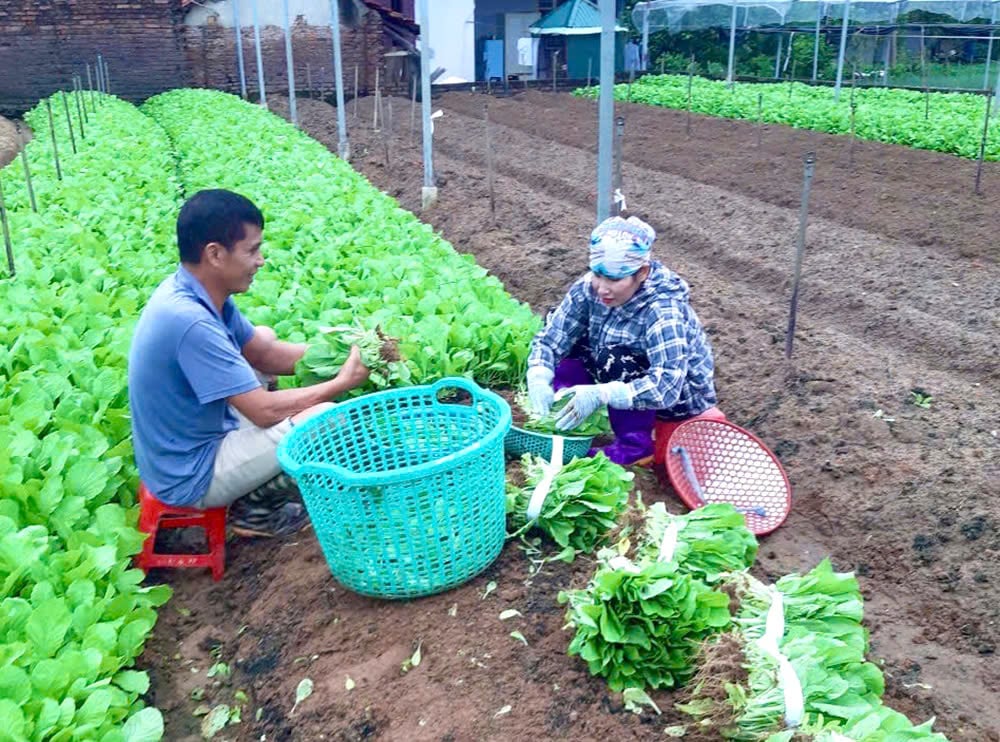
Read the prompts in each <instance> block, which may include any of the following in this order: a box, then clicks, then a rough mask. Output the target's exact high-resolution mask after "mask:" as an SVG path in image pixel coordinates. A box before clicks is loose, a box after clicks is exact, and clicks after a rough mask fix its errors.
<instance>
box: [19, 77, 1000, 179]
mask: <svg viewBox="0 0 1000 742" xmlns="http://www.w3.org/2000/svg"><path fill="white" fill-rule="evenodd" d="M992 105H993V98H992V97H991V96H989V95H987V96H986V116H985V117H984V118H983V138H982V140H981V141H980V142H979V164H978V165H976V195H977V196H978V195H979V181H980V180H981V179H982V177H983V160H984V159H985V157H986V136H987V135H988V134H989V133H990V107H991V106H992ZM22 154H23V152H22Z"/></svg>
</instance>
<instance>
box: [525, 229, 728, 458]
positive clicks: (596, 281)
mask: <svg viewBox="0 0 1000 742" xmlns="http://www.w3.org/2000/svg"><path fill="white" fill-rule="evenodd" d="M655 239H656V232H654V231H653V228H652V227H650V226H649V225H648V224H646V223H645V222H643V221H641V220H639V219H637V218H635V217H630V218H629V219H627V220H626V219H622V218H621V217H613V218H611V219H608V220H606V221H604V222H602V223H601V224H600V225H599V226H598V227H597V229H595V230H594V232H593V234H592V235H591V238H590V271H589V272H588V273H586V274H585V275H584V276H582V277H581V278H580V279H578V280H577V281H576V282H575V283H574V284H573V286H572V287H571V288H570V290H569V293H567V294H566V298H564V299H563V300H562V303H561V304H560V305H559V306H558V307H557V308H556V309H554V310H553V311H552V312H551V313H550V314H549V317H548V320H547V321H546V324H545V327H544V328H543V329H542V330H541V332H539V333H538V335H536V336H535V338H534V340H532V343H531V355H530V357H529V359H528V376H527V382H528V396H529V398H530V399H531V405H532V407H533V408H534V411H535V412H536V413H538V414H545V413H547V412H548V411H549V409H550V408H551V406H552V403H553V401H554V399H555V393H556V391H559V390H566V391H565V392H562V393H565V394H570V393H571V394H572V395H573V398H572V400H571V401H570V402H569V404H567V405H566V407H564V408H563V411H562V413H561V415H560V417H559V420H558V421H557V423H556V425H557V427H558V428H559V429H560V430H572V429H573V428H574V427H576V426H577V425H579V424H580V423H581V422H582V421H583V420H585V419H586V418H587V417H588V416H589V415H591V414H592V413H593V412H594V411H595V410H597V409H598V408H599V407H600V406H601V405H605V404H606V405H607V406H608V408H609V409H608V417H609V419H610V422H611V428H612V430H613V431H614V433H615V442H614V443H612V444H611V445H609V446H607V447H606V448H605V449H604V450H605V453H606V454H607V455H608V457H609V458H610V459H611V460H612V461H615V462H617V463H619V464H632V463H635V462H637V461H639V460H641V459H645V458H647V457H648V456H650V455H651V454H652V453H653V435H652V434H653V427H654V425H655V424H656V418H657V417H660V418H662V419H667V420H677V419H682V418H687V417H693V416H695V415H699V414H701V413H703V412H705V411H706V410H709V409H710V408H712V407H713V406H714V405H715V402H716V397H715V384H714V382H713V374H714V363H713V360H712V348H711V346H710V345H709V342H708V338H707V337H706V335H705V331H704V329H703V328H702V326H701V322H700V321H699V320H698V316H697V315H696V314H695V312H694V310H693V309H692V308H691V305H690V304H689V303H688V296H689V290H688V285H687V283H686V282H685V281H684V279H682V278H681V277H680V276H678V275H677V274H676V273H674V272H673V271H671V270H670V269H669V268H667V267H666V266H664V265H663V264H662V263H660V262H659V261H656V260H652V257H651V248H652V245H653V241H654V240H655Z"/></svg>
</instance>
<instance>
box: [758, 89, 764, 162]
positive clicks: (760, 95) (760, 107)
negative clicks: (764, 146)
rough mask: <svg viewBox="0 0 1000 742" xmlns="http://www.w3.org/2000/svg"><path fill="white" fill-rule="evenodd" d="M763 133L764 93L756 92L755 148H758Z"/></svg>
mask: <svg viewBox="0 0 1000 742" xmlns="http://www.w3.org/2000/svg"><path fill="white" fill-rule="evenodd" d="M763 133H764V94H763V93H757V148H758V149H760V143H761V137H762V136H763Z"/></svg>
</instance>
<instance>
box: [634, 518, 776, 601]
mask: <svg viewBox="0 0 1000 742" xmlns="http://www.w3.org/2000/svg"><path fill="white" fill-rule="evenodd" d="M667 550H669V551H670V554H667V553H666V551H667ZM756 556H757V539H756V538H754V535H753V534H752V533H751V532H750V531H749V530H748V529H747V527H746V520H745V519H744V517H743V515H742V514H741V513H740V512H739V511H738V510H736V508H734V507H733V506H732V505H729V504H727V503H712V504H709V505H705V506H704V507H701V508H698V509H697V510H692V511H691V512H690V513H686V514H685V515H671V514H670V513H668V512H667V510H666V508H665V507H664V506H663V503H662V502H656V503H653V504H652V505H651V506H650V507H649V508H648V509H647V510H646V512H645V514H644V518H643V527H642V535H641V537H640V540H639V543H638V545H637V546H636V550H635V556H634V559H635V561H637V562H641V563H645V562H650V561H672V560H676V561H677V562H678V563H679V564H680V565H681V566H682V568H683V570H684V571H685V572H688V573H690V574H692V575H694V576H696V577H698V578H699V579H701V580H704V581H705V582H707V583H708V584H710V585H711V584H715V583H717V582H719V581H720V580H722V579H723V577H724V576H725V575H726V574H727V573H730V572H737V571H739V570H743V569H747V568H748V567H750V565H752V564H753V560H754V557H756Z"/></svg>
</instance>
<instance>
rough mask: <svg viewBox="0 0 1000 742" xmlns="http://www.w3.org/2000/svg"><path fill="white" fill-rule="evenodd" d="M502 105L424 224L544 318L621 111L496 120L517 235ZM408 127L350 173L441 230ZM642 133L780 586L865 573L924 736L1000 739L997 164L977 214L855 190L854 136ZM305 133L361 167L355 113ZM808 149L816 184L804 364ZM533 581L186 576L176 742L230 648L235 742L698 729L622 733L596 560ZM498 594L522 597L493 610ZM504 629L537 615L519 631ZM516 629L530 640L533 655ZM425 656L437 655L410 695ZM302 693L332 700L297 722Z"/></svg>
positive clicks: (632, 194) (453, 127) (643, 173)
mask: <svg viewBox="0 0 1000 742" xmlns="http://www.w3.org/2000/svg"><path fill="white" fill-rule="evenodd" d="M486 100H487V99H486V98H485V97H482V96H478V95H475V94H449V95H447V96H444V97H442V98H441V99H440V100H436V101H435V107H436V108H442V109H443V110H444V111H445V115H444V117H443V118H441V119H439V120H438V121H437V123H436V127H435V144H436V152H435V164H436V168H437V172H438V184H439V186H440V187H441V198H440V201H439V202H438V204H437V205H436V206H435V207H434V208H433V209H432V210H431V211H430V212H429V213H427V214H425V215H424V218H425V219H426V220H427V221H429V222H430V223H432V224H433V225H434V226H435V227H436V228H437V229H438V230H440V231H441V232H442V233H443V235H444V236H445V237H446V238H447V239H449V240H450V241H451V242H452V244H454V245H455V247H456V248H457V249H458V250H460V251H463V252H468V253H472V254H474V255H475V256H476V258H477V260H478V261H479V262H480V264H482V265H483V266H484V267H486V268H488V269H489V270H491V271H492V272H493V273H495V274H496V275H498V276H499V277H500V278H501V279H502V280H503V281H504V282H505V284H506V285H507V287H508V289H509V290H510V291H511V293H513V294H514V295H515V296H517V297H519V298H521V299H523V300H525V301H527V302H529V303H530V304H531V305H532V306H533V307H534V308H535V309H537V310H544V309H545V308H546V307H548V306H550V305H552V304H554V303H555V302H557V301H558V300H559V299H560V298H561V296H562V293H563V291H564V290H565V289H566V287H567V286H568V285H569V283H570V282H571V281H572V280H573V279H574V278H576V277H577V276H578V275H579V273H580V272H581V271H582V270H583V269H584V267H585V247H586V244H587V242H586V240H587V236H588V234H589V231H590V229H591V228H592V226H593V222H594V205H593V193H594V187H593V181H594V173H595V170H596V168H595V161H594V160H595V158H594V142H595V141H596V133H595V132H596V127H595V122H596V107H595V105H594V104H593V103H592V102H589V101H581V100H576V99H573V98H570V97H568V96H565V95H559V96H548V95H544V94H540V93H527V94H525V93H520V94H518V95H516V96H514V97H511V98H508V99H501V100H498V99H492V100H490V118H491V120H492V121H493V122H494V123H493V127H492V139H493V142H494V149H495V158H496V174H495V179H494V181H495V203H496V212H495V217H494V216H493V215H492V214H491V210H490V205H489V202H490V199H489V188H488V177H487V175H486V171H485V162H486V158H485V157H484V126H483V123H482V118H483V115H482V114H483V106H484V103H485V102H486ZM408 105H409V104H408V102H404V101H399V100H395V101H393V106H394V108H395V116H394V118H395V122H394V124H395V125H394V128H395V130H396V132H397V133H396V136H391V135H390V136H388V137H387V139H388V142H386V141H385V140H384V139H383V137H382V135H381V134H378V135H375V134H373V133H372V132H371V131H370V122H371V105H370V102H369V101H366V100H363V101H361V106H360V116H359V118H358V120H357V121H355V120H354V118H353V115H352V116H350V117H349V123H350V125H351V126H352V133H351V137H352V141H351V144H352V154H353V159H354V163H355V166H356V167H358V168H359V169H360V170H361V171H362V172H364V173H365V174H366V175H367V176H368V177H369V178H370V179H371V180H372V182H374V183H375V184H376V185H377V186H378V187H380V188H382V189H383V190H385V191H386V192H388V193H389V194H390V195H393V196H395V197H397V198H398V199H399V200H400V201H401V203H402V204H403V205H404V206H406V207H408V208H411V209H417V208H419V201H420V185H421V179H422V171H421V165H420V153H419V149H418V147H417V146H416V144H411V137H410V133H409V124H408V121H409V116H408ZM348 110H349V112H351V111H352V109H351V108H349V109H348ZM619 112H621V113H623V115H625V116H626V117H627V133H626V144H625V159H626V161H625V164H624V168H623V171H624V172H623V182H624V191H625V193H626V195H627V196H628V197H629V202H630V205H631V208H632V209H633V211H634V213H637V214H639V215H642V216H643V217H646V218H648V219H649V220H650V222H651V223H652V224H653V225H654V226H655V227H656V228H657V230H658V231H659V233H660V239H659V241H658V242H657V245H656V248H655V250H656V251H657V253H658V255H659V257H661V258H662V259H664V260H665V261H666V262H667V263H668V264H670V265H671V267H673V268H674V269H676V270H677V271H678V272H680V273H681V274H682V275H683V276H685V277H686V278H687V279H688V280H689V282H690V283H691V285H692V291H693V302H694V305H695V307H696V308H697V310H698V312H699V314H700V315H701V317H702V319H703V321H704V322H705V323H706V325H707V327H708V328H709V332H710V335H711V338H712V342H713V345H714V348H715V352H716V357H717V367H718V372H717V379H718V387H719V393H720V406H721V407H722V409H723V410H724V411H725V412H726V414H727V415H728V416H729V417H730V419H732V420H733V421H734V422H736V423H737V424H740V425H743V426H745V427H748V428H750V429H751V430H753V431H754V432H755V433H756V434H758V435H759V436H760V437H761V438H762V439H763V440H764V441H765V442H767V443H768V444H769V446H770V447H771V448H772V449H773V450H774V451H775V452H776V453H777V454H778V455H779V456H780V457H781V459H782V461H783V463H784V465H785V468H786V470H787V472H788V474H789V477H790V479H791V481H792V485H793V488H794V498H795V499H794V507H793V511H792V514H791V516H790V517H789V519H788V521H787V523H786V524H785V526H784V527H782V528H781V529H779V530H778V531H777V532H775V533H774V534H773V535H771V536H769V537H767V538H766V539H765V540H764V542H763V543H762V546H761V551H760V555H759V558H758V567H757V571H758V574H759V575H760V576H761V577H762V578H765V579H774V578H776V577H777V576H779V575H781V574H785V573H787V572H791V571H799V570H806V569H809V568H811V567H813V566H814V565H815V564H816V563H817V562H818V561H819V560H820V559H822V558H823V557H824V556H827V555H831V556H832V557H833V560H834V563H835V565H836V566H837V568H839V569H853V570H855V571H856V572H857V573H858V575H859V577H860V579H861V583H862V587H863V590H864V593H865V597H866V622H867V624H868V626H869V627H870V628H871V639H872V656H873V657H874V658H876V659H877V660H878V661H880V662H881V663H882V666H883V669H884V670H885V673H886V679H887V686H888V687H887V693H886V702H887V703H889V704H890V705H892V706H893V707H895V708H897V709H899V710H900V711H903V712H905V713H907V714H908V715H909V716H910V717H911V718H912V719H914V720H923V719H925V718H927V717H929V716H931V715H936V716H937V718H938V723H937V727H938V728H939V729H941V730H942V731H944V732H946V733H947V734H948V735H949V736H950V737H951V738H952V739H956V740H959V739H961V740H998V739H1000V707H998V706H997V705H996V704H995V702H994V699H995V697H996V693H997V692H998V691H1000V663H998V662H997V661H996V658H995V656H994V654H995V652H996V646H997V641H998V639H1000V624H998V618H1000V580H998V577H997V572H996V563H997V558H998V555H1000V531H998V524H1000V505H998V504H997V500H996V495H997V493H998V491H1000V455H998V454H1000V439H998V437H997V436H998V435H1000V433H998V432H997V428H998V427H1000V424H998V422H997V421H998V420H1000V401H998V397H997V386H998V384H997V382H998V379H1000V344H998V336H1000V312H998V307H1000V266H998V260H997V258H998V254H1000V253H998V250H997V248H996V246H995V244H994V243H993V242H992V237H993V236H994V235H996V234H997V233H998V230H1000V214H998V213H997V211H996V209H995V202H996V199H997V198H998V196H1000V165H996V164H989V165H988V166H987V168H986V172H985V177H984V181H983V193H984V196H982V197H976V196H974V195H973V194H972V192H971V182H972V177H973V175H974V167H975V166H974V163H970V162H968V161H964V160H959V159H956V158H951V157H946V156H943V155H936V154H933V153H927V152H919V151H911V150H907V149H904V148H900V147H894V146H889V145H880V144H874V143H858V145H857V146H856V149H855V153H854V167H853V168H848V167H847V144H846V141H845V140H844V139H842V138H836V137H828V136H824V135H818V134H812V133H808V132H800V131H794V130H790V129H786V128H782V127H767V128H766V131H765V132H764V136H763V145H762V147H761V148H760V149H758V148H756V147H755V146H754V145H755V139H756V134H755V130H754V128H753V126H752V125H750V124H746V123H742V122H731V121H721V120H711V119H705V118H700V117H696V119H695V126H694V135H693V136H692V137H691V138H690V139H688V138H686V136H685V134H684V117H683V115H682V114H676V113H673V112H669V111H664V110H654V109H646V108H642V107H638V106H628V105H625V106H620V107H619ZM299 114H300V117H301V120H302V122H303V126H304V128H305V129H306V130H307V131H309V132H310V133H311V134H313V135H314V136H316V137H317V138H318V139H320V140H321V141H323V142H324V143H326V144H327V145H328V146H332V148H333V149H334V150H335V149H336V119H335V116H334V112H333V109H331V108H330V107H329V106H326V104H322V103H319V102H315V101H300V105H299ZM419 139H420V136H419V131H418V132H415V133H414V137H413V141H414V142H415V143H419ZM807 149H809V150H814V151H816V153H817V160H818V165H817V175H816V181H815V187H814V191H813V197H812V202H811V212H812V216H811V220H810V227H809V231H808V250H807V255H806V261H805V273H804V282H803V288H802V292H801V294H800V305H799V306H800V314H799V322H798V330H797V332H796V338H795V356H794V359H793V361H792V362H791V363H788V362H786V361H785V360H784V357H783V352H782V351H783V343H784V328H785V324H786V320H787V311H788V297H789V285H788V275H789V273H790V268H791V263H792V255H793V249H794V244H795V229H796V224H797V209H798V197H799V189H800V182H801V169H802V165H801V156H802V154H803V153H804V152H805V151H806V150H807ZM387 156H388V161H387ZM918 388H919V389H923V390H926V391H927V392H928V393H930V394H931V395H932V396H933V402H932V404H931V407H930V408H929V409H922V408H920V407H917V406H915V405H913V404H912V403H911V391H912V390H914V389H918ZM640 480H641V481H640V483H639V485H638V486H639V488H640V489H641V490H642V492H643V495H644V499H645V500H646V501H647V502H649V501H651V500H653V499H662V498H665V499H666V501H667V502H668V503H669V504H670V506H671V507H672V508H676V507H677V505H676V500H675V499H674V498H673V497H672V495H670V494H669V490H668V489H666V488H664V487H663V486H661V485H660V484H659V482H658V481H657V479H656V477H654V476H652V475H651V474H650V473H649V472H645V471H643V472H642V473H641V475H640ZM529 565H530V563H529V562H528V561H527V559H526V555H525V554H524V553H523V552H522V551H521V549H519V548H518V545H517V544H515V543H511V544H508V546H507V547H506V549H505V550H504V553H503V555H502V556H501V558H500V559H499V560H498V561H497V562H496V563H495V564H494V565H493V566H491V567H490V569H489V570H488V571H487V572H486V573H485V574H483V575H482V576H480V577H478V578H476V579H475V580H473V581H472V582H471V583H469V584H468V585H467V586H464V587H462V588H460V589H457V590H453V591H451V592H448V593H446V594H444V595H441V596H437V597H432V598H427V599H423V600H418V601H413V602H409V603H386V602H380V601H375V600H369V599H366V598H361V597H358V596H356V595H354V594H352V593H350V592H348V591H346V590H345V589H344V588H342V587H340V586H339V585H337V584H336V583H335V582H334V581H333V579H332V578H331V576H330V574H329V571H328V570H327V567H326V565H325V562H324V560H323V557H322V555H321V553H320V551H319V548H318V546H317V543H316V540H315V538H314V537H313V536H311V535H310V536H308V537H303V538H302V539H301V540H299V541H298V542H286V543H246V542H237V543H235V544H234V546H233V548H232V549H231V551H230V554H229V558H228V571H227V574H226V577H225V580H224V582H222V583H221V584H219V585H214V584H213V583H211V581H210V579H209V578H208V577H207V576H206V575H200V574H189V573H172V574H169V575H168V576H167V579H169V580H170V582H171V583H172V584H173V585H174V586H175V587H176V598H175V599H174V601H173V602H172V603H171V604H170V605H169V606H168V607H167V608H166V609H165V610H164V611H163V614H162V616H161V618H160V622H159V624H158V625H157V629H156V637H155V638H154V639H153V640H152V641H151V643H150V645H149V648H148V650H147V652H146V655H145V659H144V663H145V665H146V666H147V667H149V668H150V670H151V672H152V673H153V674H154V689H155V698H154V699H153V700H154V702H155V703H157V704H158V705H160V706H161V707H162V708H164V709H165V710H166V712H167V719H168V732H167V736H168V738H169V739H177V740H181V739H188V738H192V739H193V738H196V737H195V736H192V735H194V730H195V729H196V725H197V720H196V719H195V718H194V717H192V716H191V713H192V711H193V710H194V708H195V707H196V706H197V705H199V703H205V702H207V701H201V702H195V701H192V700H190V698H189V693H190V690H191V688H192V687H195V686H203V685H205V684H206V679H205V671H206V669H207V668H208V667H209V665H210V664H211V662H212V661H213V660H212V659H211V649H212V647H213V646H214V645H216V644H218V645H220V646H221V649H220V650H218V651H217V654H220V656H222V657H224V658H227V659H230V660H231V661H232V663H233V667H234V676H233V678H232V680H231V685H228V686H227V685H225V684H223V685H221V686H220V687H219V688H216V689H213V688H211V687H210V693H209V696H210V697H211V698H212V700H214V701H216V702H229V701H228V699H230V698H231V697H232V692H233V690H235V689H236V688H241V689H245V690H246V691H247V693H248V694H249V696H250V701H249V702H248V703H247V708H246V709H244V712H243V718H244V722H243V723H242V724H241V725H239V726H233V727H230V728H229V729H228V730H227V731H226V733H225V734H224V735H221V736H222V737H226V738H229V739H239V740H246V741H249V740H258V739H260V738H261V735H262V734H266V735H267V739H268V740H283V739H289V740H317V739H326V738H329V739H366V738H378V739H387V740H411V739H415V740H423V739H427V740H446V739H450V740H473V739H476V740H478V739H490V740H519V739H525V738H529V737H530V738H539V737H540V738H544V739H549V738H551V739H563V738H566V739H569V738H572V739H588V740H589V739H599V738H604V737H608V738H610V737H614V738H617V739H661V738H662V728H663V726H664V725H666V724H672V723H678V718H677V715H676V713H675V712H674V711H673V710H672V703H673V702H675V701H677V700H678V697H672V696H670V695H667V694H656V695H655V696H654V699H655V700H656V702H657V703H658V705H659V706H660V708H661V709H663V710H664V716H662V717H655V716H654V715H652V714H651V713H645V714H643V715H641V716H637V715H633V714H631V713H627V712H623V709H622V705H621V700H620V698H618V697H617V696H616V695H615V694H611V693H609V692H608V691H607V688H606V686H605V685H604V684H603V682H601V681H600V680H596V679H593V678H590V677H589V676H588V675H587V673H586V669H585V667H584V666H583V664H582V663H581V662H580V661H578V660H577V659H575V658H569V657H567V656H566V655H565V650H566V645H567V643H568V641H569V633H568V632H566V631H563V630H562V621H563V615H564V614H563V610H562V608H561V607H560V606H559V605H558V604H557V603H556V595H557V593H558V591H559V590H560V589H562V588H564V587H567V586H570V585H573V586H580V585H582V584H584V583H585V581H586V579H587V577H588V575H589V573H590V571H591V569H592V565H590V564H588V563H586V562H579V561H578V562H577V563H576V564H574V565H563V564H562V563H559V562H555V563H550V564H546V565H545V567H544V569H543V572H542V574H540V575H529V573H528V570H529ZM490 580H495V581H496V582H497V583H498V589H497V590H496V591H495V592H493V593H492V594H490V595H489V596H488V597H486V598H482V594H483V592H484V585H485V584H486V583H487V582H488V581H490ZM452 606H457V607H456V608H455V615H454V616H452V615H451V614H450V612H449V608H450V607H452ZM509 607H514V608H517V609H518V610H520V611H521V613H522V614H524V615H523V617H521V618H518V619H516V621H503V622H502V621H500V620H499V618H498V614H499V613H500V611H502V610H504V609H505V608H509ZM181 610H183V611H184V612H185V613H186V612H188V611H190V612H191V615H182V613H181V612H179V611H181ZM515 623H516V625H515ZM243 627H247V628H245V630H243V631H242V632H241V629H242V628H243ZM515 629H516V630H518V631H521V632H522V633H523V634H524V636H525V638H526V639H527V640H528V645H527V646H524V645H523V644H522V643H521V642H519V641H516V640H514V639H512V638H511V637H510V636H509V634H510V632H511V631H513V630H515ZM418 642H421V647H422V650H421V651H422V654H423V657H424V661H423V662H422V663H421V664H420V665H419V666H418V667H416V668H414V669H412V670H410V671H409V672H407V673H402V672H401V671H400V666H401V664H402V663H403V662H404V660H405V659H406V658H407V657H409V656H410V655H411V654H412V652H413V650H414V648H415V647H416V645H417V643H418ZM175 657H176V658H177V659H174V658H175ZM192 669H194V670H197V672H192ZM306 676H308V677H310V678H312V679H313V681H314V682H315V684H316V691H315V693H314V694H313V696H312V697H310V698H309V699H308V700H306V701H305V702H304V703H303V704H302V705H301V706H300V708H299V709H298V710H296V711H295V713H294V714H292V713H291V708H292V704H293V702H294V697H295V688H296V686H297V684H298V683H299V681H300V680H301V679H302V678H303V677H306ZM347 677H351V678H352V679H353V680H354V681H355V683H356V687H355V688H354V689H353V690H351V691H348V690H346V688H345V682H346V678H347ZM207 683H208V685H209V686H211V681H207ZM507 706H510V710H509V712H507V713H500V712H501V711H502V710H503V709H505V708H506V707H507ZM257 709H263V711H262V712H261V714H262V716H261V719H260V721H255V713H256V710H257Z"/></svg>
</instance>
